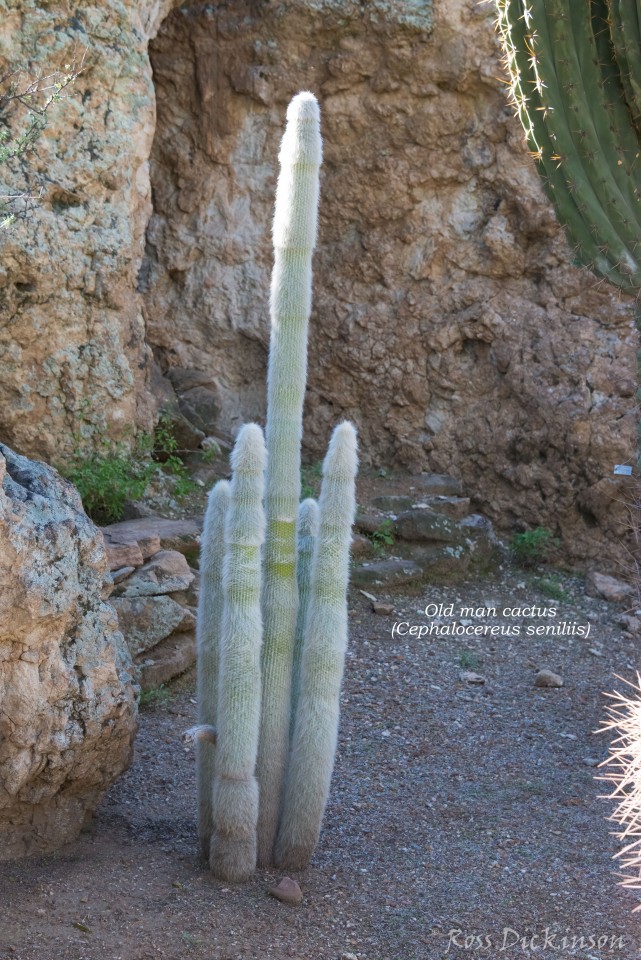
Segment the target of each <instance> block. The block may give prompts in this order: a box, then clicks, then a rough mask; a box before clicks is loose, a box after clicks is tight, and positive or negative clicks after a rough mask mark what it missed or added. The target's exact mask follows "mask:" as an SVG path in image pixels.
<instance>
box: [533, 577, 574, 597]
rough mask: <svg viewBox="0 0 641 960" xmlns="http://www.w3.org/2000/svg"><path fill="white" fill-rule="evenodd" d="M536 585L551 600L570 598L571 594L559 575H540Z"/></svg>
mask: <svg viewBox="0 0 641 960" xmlns="http://www.w3.org/2000/svg"><path fill="white" fill-rule="evenodd" d="M535 585H536V586H537V587H538V589H539V590H540V591H541V593H542V594H543V595H544V596H545V597H549V598H550V599H551V600H570V599H571V597H570V594H569V593H568V591H567V590H566V589H565V588H564V587H563V585H562V583H561V581H560V580H559V578H558V577H540V578H539V579H538V580H536V582H535Z"/></svg>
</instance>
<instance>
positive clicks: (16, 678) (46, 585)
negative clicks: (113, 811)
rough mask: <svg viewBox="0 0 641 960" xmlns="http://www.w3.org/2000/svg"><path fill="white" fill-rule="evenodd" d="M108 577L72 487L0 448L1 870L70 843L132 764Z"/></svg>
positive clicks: (121, 650)
mask: <svg viewBox="0 0 641 960" xmlns="http://www.w3.org/2000/svg"><path fill="white" fill-rule="evenodd" d="M106 570H107V564H106V556H105V550H104V546H103V541H102V535H101V534H100V532H99V531H98V530H97V529H96V527H95V526H94V525H93V524H92V523H91V521H90V520H89V519H88V518H87V516H86V514H85V513H84V511H83V510H82V505H81V503H80V498H79V497H78V494H77V493H76V491H75V490H74V489H73V487H72V486H71V484H70V483H68V482H67V481H65V480H62V479H61V478H60V477H59V476H58V475H57V474H56V473H55V472H54V471H53V470H52V469H51V468H50V467H47V466H46V465H45V464H42V463H34V462H32V461H30V460H27V459H26V457H21V456H18V455H17V454H15V453H14V452H13V451H12V450H10V449H9V448H8V447H5V446H4V445H2V444H0V583H2V603H1V604H0V860H4V859H10V858H12V857H21V856H26V855H30V854H42V853H48V852H50V851H51V850H55V849H57V848H59V847H60V846H61V845H62V844H64V843H65V842H67V841H69V840H72V839H73V838H74V837H75V836H76V835H77V834H78V832H79V831H80V829H81V827H82V826H83V823H84V821H85V817H86V816H87V815H88V814H91V812H92V811H93V809H94V807H95V806H96V804H97V803H98V801H99V800H100V797H101V796H102V794H103V792H104V791H105V790H106V788H107V787H108V786H110V785H111V784H112V783H113V781H114V780H115V779H116V777H117V776H118V775H119V774H120V773H122V771H123V770H124V769H125V768H126V767H127V765H128V763H129V760H130V758H131V750H132V744H133V736H134V731H135V722H136V710H135V703H134V689H133V686H132V680H131V673H130V670H131V658H130V656H129V651H128V650H127V647H126V644H125V641H124V638H123V636H122V634H121V633H119V632H118V621H117V618H116V615H115V613H114V611H113V609H112V608H111V606H109V604H107V603H105V602H104V601H103V600H102V599H101V592H102V588H103V582H104V579H105V574H106Z"/></svg>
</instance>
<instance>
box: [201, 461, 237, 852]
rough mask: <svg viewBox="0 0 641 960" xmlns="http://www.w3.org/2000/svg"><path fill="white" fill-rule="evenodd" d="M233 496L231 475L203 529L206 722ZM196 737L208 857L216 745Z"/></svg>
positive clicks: (212, 697) (207, 723)
mask: <svg viewBox="0 0 641 960" xmlns="http://www.w3.org/2000/svg"><path fill="white" fill-rule="evenodd" d="M229 500H230V486H229V483H228V481H227V480H220V481H219V482H218V483H217V484H216V486H215V487H214V489H213V490H212V491H211V493H210V494H209V500H208V504H207V512H206V513H205V523H204V527H203V534H202V550H201V555H200V593H199V595H198V616H197V620H196V624H197V626H196V650H197V681H196V690H197V703H198V723H199V725H201V726H202V727H205V728H206V727H214V726H215V724H216V688H217V685H218V650H219V645H220V633H221V626H222V619H223V591H222V577H223V551H224V536H225V517H226V515H227V509H228V507H229ZM193 729H196V728H193ZM193 739H194V740H195V745H196V781H197V784H198V836H199V840H200V849H201V853H202V856H203V857H204V858H205V859H207V860H208V859H209V844H210V840H211V829H212V827H211V797H212V784H213V779H214V763H215V750H214V744H213V742H212V740H211V738H209V739H207V738H206V737H204V736H197V735H195V736H194V737H193Z"/></svg>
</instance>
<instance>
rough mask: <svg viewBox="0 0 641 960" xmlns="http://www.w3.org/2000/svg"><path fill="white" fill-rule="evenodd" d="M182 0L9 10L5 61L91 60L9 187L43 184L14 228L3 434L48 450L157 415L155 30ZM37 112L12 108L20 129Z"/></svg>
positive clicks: (9, 238)
mask: <svg viewBox="0 0 641 960" xmlns="http://www.w3.org/2000/svg"><path fill="white" fill-rule="evenodd" d="M172 6H175V0H137V2H128V0H109V2H108V3H107V2H103V0H98V2H96V0H94V2H89V3H86V4H84V3H83V4H81V5H78V4H77V3H71V2H67V0H57V2H55V3H52V4H46V5H45V4H42V3H37V2H35V0H21V2H19V3H11V4H10V5H9V10H8V11H7V10H6V9H5V10H4V11H3V16H2V21H1V22H0V74H4V73H5V72H9V71H14V70H16V69H17V70H19V71H20V72H21V73H20V77H21V78H22V77H24V78H30V79H32V78H34V77H36V76H38V75H47V74H49V73H51V72H52V71H53V70H57V69H60V68H62V69H64V65H65V64H69V63H75V64H76V65H80V61H81V60H82V71H81V73H80V76H79V77H78V79H77V81H76V83H75V84H74V85H73V87H69V88H67V89H66V91H65V96H64V99H63V100H62V101H61V102H59V103H57V104H54V105H53V107H52V108H51V109H50V111H49V122H48V126H47V130H46V132H45V134H44V135H43V136H42V137H41V138H40V140H39V141H38V145H37V149H36V150H35V152H30V153H29V154H27V155H26V156H25V157H24V159H23V161H22V162H21V163H17V162H15V163H13V164H11V165H9V166H5V165H3V166H2V168H1V169H0V181H1V182H0V193H2V194H11V193H16V192H17V191H19V190H22V189H24V190H26V191H27V192H28V193H31V194H32V195H36V196H37V195H39V194H40V192H41V191H42V201H41V202H39V203H38V204H37V205H36V209H35V211H34V213H33V215H32V216H31V217H30V218H29V219H27V220H24V221H17V222H16V223H15V224H14V225H13V226H12V228H11V230H9V231H3V251H2V258H1V259H0V288H1V289H2V307H1V309H2V314H3V316H4V318H5V319H6V322H5V323H2V324H0V363H1V365H2V379H1V382H0V411H1V412H0V436H2V437H3V438H5V439H7V440H8V441H9V442H11V443H13V445H14V446H15V447H17V448H18V449H20V450H21V451H22V452H23V453H25V454H28V455H35V456H39V457H42V458H44V459H46V460H48V461H49V462H56V463H57V462H60V459H61V458H62V457H64V455H65V454H68V453H70V452H72V451H73V450H74V449H77V448H78V447H82V446H88V447H92V446H99V445H100V442H101V440H102V439H103V438H104V436H105V434H108V435H110V436H112V437H114V438H119V437H123V438H125V439H126V438H128V437H129V436H130V435H131V432H132V425H133V424H137V425H138V426H139V427H143V428H147V429H148V428H150V426H151V423H152V412H153V403H152V399H151V394H150V392H149V379H150V366H151V351H150V349H149V347H148V345H147V344H146V343H145V329H144V323H143V318H142V312H141V302H140V297H139V295H138V294H137V292H136V286H137V276H138V271H139V268H140V264H141V261H142V256H143V252H144V245H145V229H146V227H147V223H148V220H149V216H150V214H151V188H150V183H149V152H150V150H151V144H152V139H153V136H154V129H155V122H156V116H155V97H154V86H153V81H152V74H151V67H150V64H149V57H148V54H147V44H148V41H149V38H150V37H151V36H153V35H154V34H155V31H156V30H157V28H158V26H159V24H160V22H161V21H162V19H163V18H164V17H165V16H166V14H167V13H168V12H169V10H170V9H171V8H172ZM24 117H25V113H24V112H23V113H21V112H20V111H19V110H15V111H13V113H12V115H11V119H12V120H13V121H14V124H15V125H14V127H13V131H14V133H15V132H17V131H19V129H20V120H21V118H24ZM5 187H6V189H4V188H5Z"/></svg>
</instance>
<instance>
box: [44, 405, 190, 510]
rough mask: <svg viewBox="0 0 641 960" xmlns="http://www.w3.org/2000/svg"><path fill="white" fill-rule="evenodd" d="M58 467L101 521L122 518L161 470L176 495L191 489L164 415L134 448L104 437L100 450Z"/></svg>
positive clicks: (178, 495)
mask: <svg viewBox="0 0 641 960" xmlns="http://www.w3.org/2000/svg"><path fill="white" fill-rule="evenodd" d="M161 461H162V464H161ZM59 469H60V472H61V473H62V474H63V475H64V476H65V477H67V479H68V480H70V481H71V482H72V483H73V485H74V486H75V487H76V488H77V490H78V492H79V493H80V496H81V498H82V503H83V506H84V508H85V510H86V511H87V513H88V515H89V516H90V517H91V519H92V520H94V521H95V522H96V523H99V524H103V525H104V524H109V523H116V522H117V521H118V520H121V519H122V516H123V513H124V509H125V504H126V502H127V501H128V500H138V499H140V497H142V496H144V494H145V491H146V489H147V487H148V486H149V484H150V483H151V481H152V480H153V479H154V478H156V477H158V476H159V474H161V473H162V472H163V471H164V472H166V473H169V475H170V476H171V477H172V478H173V481H174V483H173V493H174V494H175V496H177V497H183V496H186V495H187V494H189V493H191V492H192V491H193V489H194V483H193V481H192V480H191V478H190V476H189V471H188V469H187V467H186V465H185V464H184V462H183V460H182V458H181V457H180V456H179V455H178V444H177V442H176V439H175V437H174V435H173V433H172V432H171V426H170V421H169V418H168V417H167V416H166V415H163V416H161V418H160V420H159V421H158V426H157V427H156V430H155V431H154V433H153V435H152V434H148V433H142V434H139V435H138V437H137V438H136V443H135V446H134V448H133V450H129V449H128V447H127V446H126V445H125V444H124V443H122V442H120V443H114V442H113V441H111V440H105V441H104V442H103V451H102V452H95V453H91V454H89V455H85V454H77V455H76V456H75V457H73V459H72V460H71V462H70V463H68V464H64V465H62V466H61V467H60V468H59Z"/></svg>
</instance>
